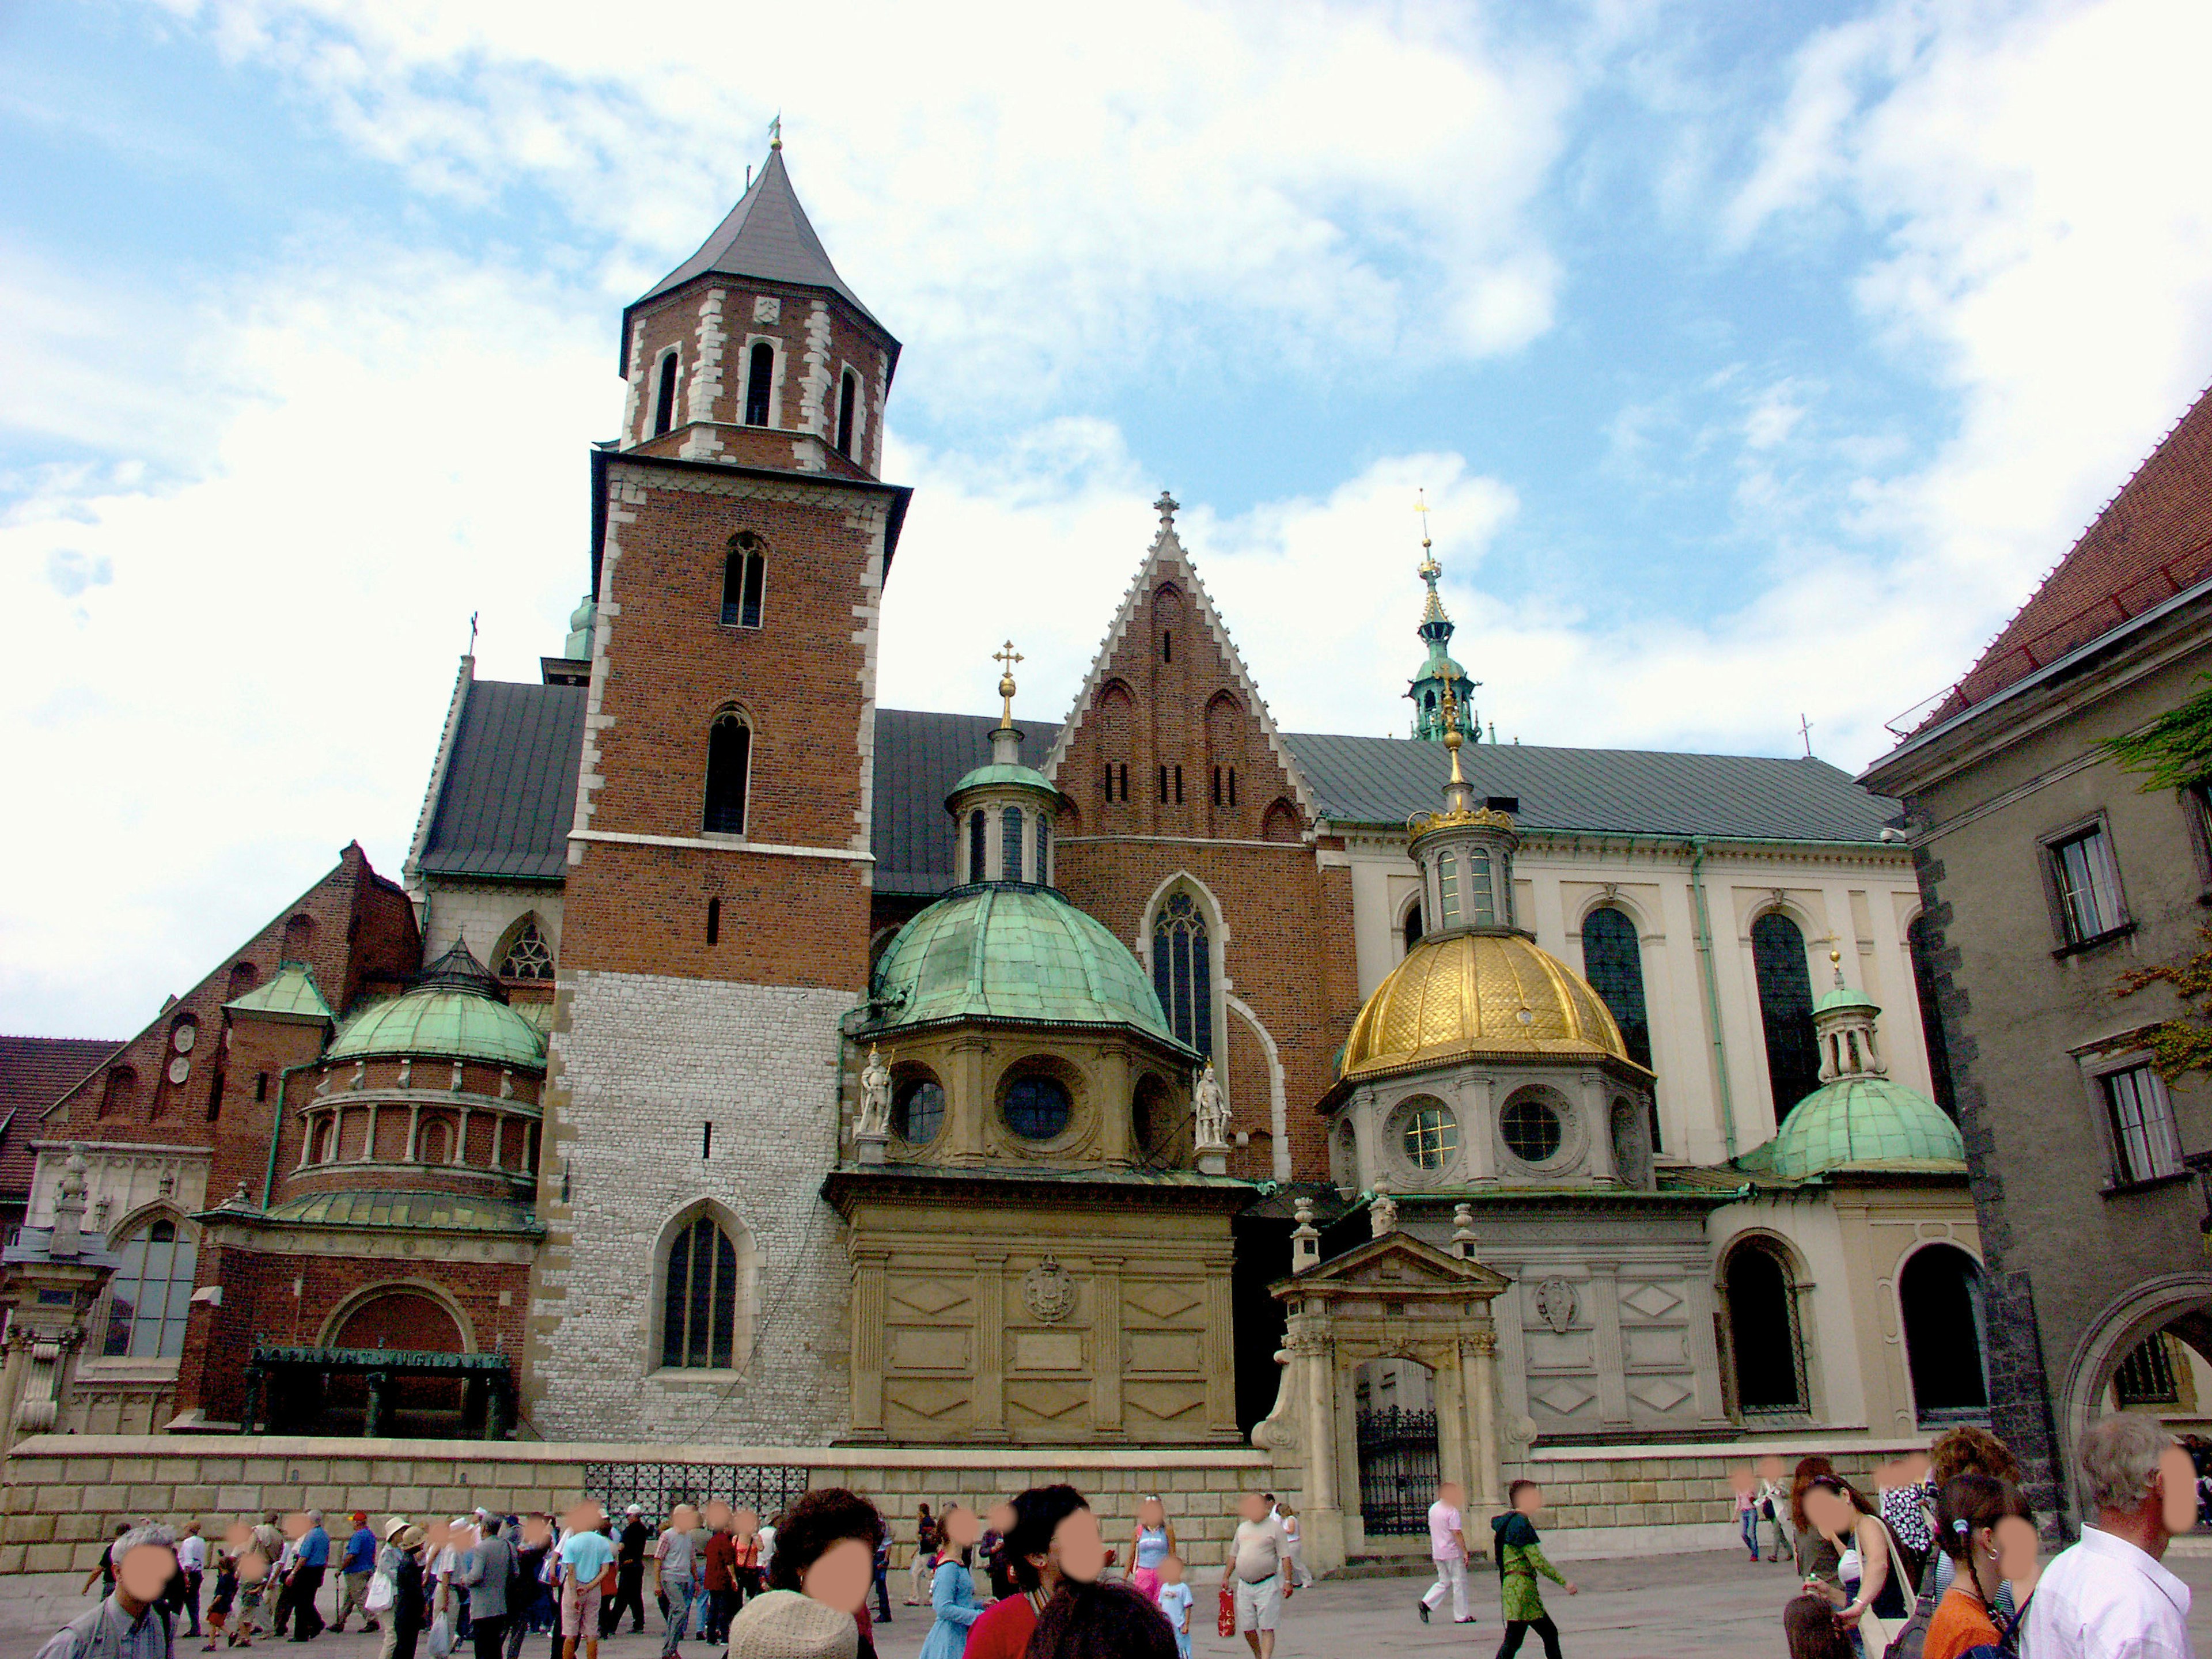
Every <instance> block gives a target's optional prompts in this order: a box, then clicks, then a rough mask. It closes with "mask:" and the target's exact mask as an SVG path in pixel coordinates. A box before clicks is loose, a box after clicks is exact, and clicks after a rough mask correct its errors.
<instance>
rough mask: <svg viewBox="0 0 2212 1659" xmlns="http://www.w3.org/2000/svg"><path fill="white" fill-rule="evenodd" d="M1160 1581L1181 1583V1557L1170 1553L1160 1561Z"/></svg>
mask: <svg viewBox="0 0 2212 1659" xmlns="http://www.w3.org/2000/svg"><path fill="white" fill-rule="evenodd" d="M1160 1583H1163V1584H1180V1583H1182V1557H1181V1556H1180V1555H1170V1556H1169V1557H1168V1558H1167V1559H1165V1560H1164V1561H1162V1562H1161V1563H1160Z"/></svg>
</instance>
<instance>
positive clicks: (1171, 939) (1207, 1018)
mask: <svg viewBox="0 0 2212 1659" xmlns="http://www.w3.org/2000/svg"><path fill="white" fill-rule="evenodd" d="M1152 989H1153V991H1154V992H1155V993H1156V994H1158V997H1159V1000H1160V1012H1162V1013H1164V1014H1165V1015H1166V1016H1167V1019H1168V1029H1169V1030H1170V1031H1173V1032H1174V1033H1175V1035H1176V1039H1177V1040H1178V1041H1180V1042H1187V1043H1188V1044H1189V1045H1190V1046H1191V1047H1192V1048H1195V1049H1197V1050H1198V1052H1199V1053H1200V1054H1206V1055H1209V1056H1210V1055H1212V1053H1213V953H1212V949H1211V948H1210V947H1209V945H1208V944H1207V941H1206V920H1205V918H1204V917H1202V916H1200V915H1199V913H1198V904H1197V902H1196V901H1195V900H1194V899H1193V898H1192V897H1191V896H1190V895H1189V894H1188V893H1175V894H1171V895H1170V896H1169V898H1168V902H1166V903H1165V904H1164V905H1163V906H1161V907H1160V915H1159V920H1158V921H1156V922H1155V923H1153V925H1152Z"/></svg>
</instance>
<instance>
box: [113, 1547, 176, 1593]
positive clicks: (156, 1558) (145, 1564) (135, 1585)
mask: <svg viewBox="0 0 2212 1659" xmlns="http://www.w3.org/2000/svg"><path fill="white" fill-rule="evenodd" d="M176 1571H177V1553H176V1551H174V1550H173V1549H171V1548H170V1547H168V1546H167V1544H141V1545H139V1546H138V1547H137V1548H136V1549H134V1550H132V1551H131V1553H130V1554H128V1555H126V1556H125V1557H124V1558H123V1559H122V1561H121V1562H120V1563H119V1564H118V1565H117V1567H116V1569H115V1582H116V1583H117V1584H118V1585H119V1586H120V1587H121V1588H122V1589H123V1592H124V1594H125V1595H128V1596H130V1597H131V1600H133V1601H160V1600H161V1593H162V1592H163V1591H164V1590H166V1589H168V1587H169V1580H170V1579H171V1578H173V1577H175V1576H176Z"/></svg>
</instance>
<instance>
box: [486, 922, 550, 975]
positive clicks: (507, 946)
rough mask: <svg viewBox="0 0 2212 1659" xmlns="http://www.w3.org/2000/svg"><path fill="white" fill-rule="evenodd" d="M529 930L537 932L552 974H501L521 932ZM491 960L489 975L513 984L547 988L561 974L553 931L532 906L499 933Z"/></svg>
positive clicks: (518, 942)
mask: <svg viewBox="0 0 2212 1659" xmlns="http://www.w3.org/2000/svg"><path fill="white" fill-rule="evenodd" d="M531 927H536V928H537V930H538V943H539V944H541V945H544V947H545V960H546V964H547V966H548V967H549V968H550V969H552V971H551V972H550V973H548V974H546V975H544V976H543V977H542V978H522V977H519V976H517V975H512V974H508V973H506V972H504V971H502V970H503V969H505V968H506V966H507V957H509V956H511V955H513V951H514V948H515V946H516V945H519V944H520V943H521V940H522V936H523V933H525V932H526V930H527V929H529V928H531ZM491 960H492V963H493V964H494V965H493V967H492V972H493V973H495V974H496V975H499V977H500V978H501V980H503V981H508V982H510V983H513V984H520V985H550V984H551V983H553V982H554V981H555V980H556V979H557V978H558V977H559V975H560V971H561V952H560V951H559V949H558V947H557V946H556V945H555V944H554V940H553V933H552V930H551V929H550V927H547V926H546V921H545V917H544V914H543V913H542V912H540V911H539V910H538V908H537V907H535V906H534V905H533V906H532V908H529V909H527V910H525V911H523V912H522V913H521V914H520V915H518V916H516V917H515V918H514V919H513V921H510V922H508V923H507V926H506V927H504V928H502V929H501V930H500V935H499V942H498V943H497V944H496V945H493V947H492V953H491Z"/></svg>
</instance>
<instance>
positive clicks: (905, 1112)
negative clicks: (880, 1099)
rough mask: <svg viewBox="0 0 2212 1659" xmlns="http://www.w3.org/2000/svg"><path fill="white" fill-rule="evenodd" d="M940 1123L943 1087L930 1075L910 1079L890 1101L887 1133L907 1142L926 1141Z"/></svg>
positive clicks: (913, 1143) (918, 1144) (941, 1119)
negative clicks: (929, 1076) (889, 1132)
mask: <svg viewBox="0 0 2212 1659" xmlns="http://www.w3.org/2000/svg"><path fill="white" fill-rule="evenodd" d="M943 1127H945V1091H944V1090H943V1089H941V1088H939V1086H938V1084H937V1080H936V1079H934V1078H927V1077H918V1078H915V1079H913V1080H912V1081H910V1082H908V1084H906V1085H904V1086H903V1087H902V1088H901V1089H900V1090H899V1091H898V1096H897V1097H896V1099H895V1100H893V1101H892V1102H891V1133H893V1134H895V1135H896V1136H897V1137H898V1138H899V1139H901V1140H903V1141H906V1142H908V1144H909V1145H912V1146H926V1145H927V1144H928V1143H929V1142H930V1141H933V1140H934V1139H937V1132H938V1131H939V1129H941V1128H943Z"/></svg>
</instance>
